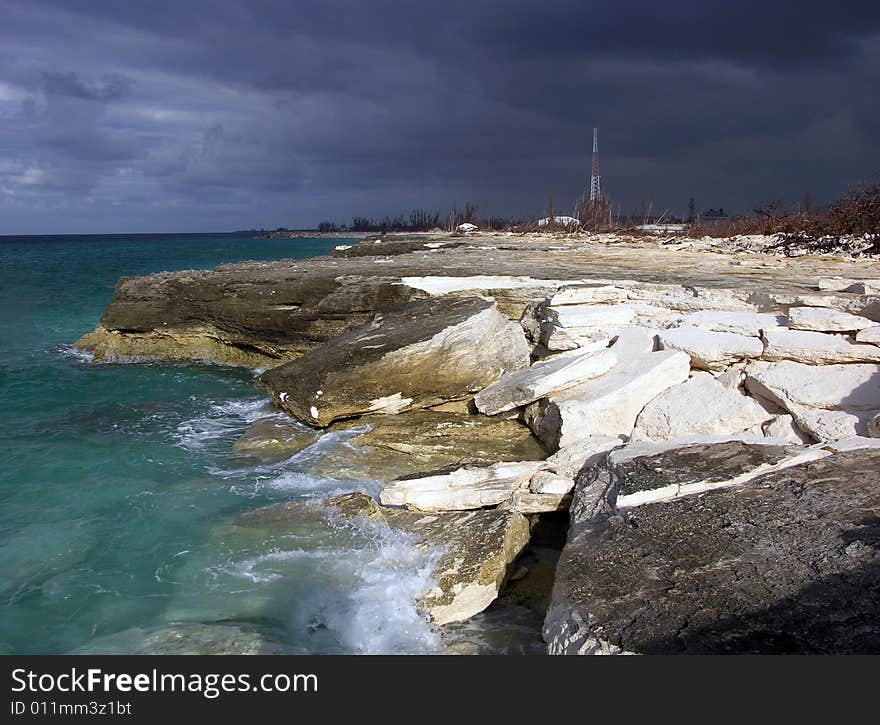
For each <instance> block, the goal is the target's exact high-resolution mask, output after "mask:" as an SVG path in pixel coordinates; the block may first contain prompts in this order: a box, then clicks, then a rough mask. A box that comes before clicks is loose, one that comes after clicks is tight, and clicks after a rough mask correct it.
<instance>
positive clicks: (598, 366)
mask: <svg viewBox="0 0 880 725" xmlns="http://www.w3.org/2000/svg"><path fill="white" fill-rule="evenodd" d="M617 362H618V356H617V352H616V351H614V350H611V349H609V348H606V349H603V350H599V351H598V352H587V353H584V354H579V355H559V356H556V357H552V358H549V359H547V360H544V361H541V362H538V363H535V364H534V365H532V366H531V367H528V368H524V369H523V370H517V371H515V372H512V373H507V374H505V375H502V376H501V377H500V378H499V379H498V380H496V381H495V382H494V383H492V384H491V385H489V386H488V387H486V388H483V390H481V391H480V392H479V393H477V394H476V395H475V396H474V404H475V405H476V406H477V410H479V411H480V412H481V413H485V414H486V415H497V414H498V413H503V412H504V411H506V410H511V409H512V408H518V407H519V406H521V405H526V404H528V403H531V402H533V401H535V400H537V399H538V398H543V397H544V396H547V395H550V394H552V393H555V392H558V391H560V390H565V389H566V388H570V387H572V386H573V385H577V384H579V383H582V382H585V381H586V380H591V379H592V378H596V377H598V376H600V375H602V374H604V373H606V372H608V371H609V370H610V369H611V368H612V367H614V366H615V365H616V364H617Z"/></svg>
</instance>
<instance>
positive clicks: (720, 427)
mask: <svg viewBox="0 0 880 725" xmlns="http://www.w3.org/2000/svg"><path fill="white" fill-rule="evenodd" d="M769 420H770V414H769V413H767V411H766V410H764V409H763V408H762V407H761V406H760V405H758V403H756V402H755V401H754V400H752V399H751V398H748V397H746V396H744V395H742V394H741V393H740V392H739V391H737V390H731V389H730V388H727V387H725V386H724V385H723V384H722V383H719V382H718V381H717V380H716V379H715V378H713V377H712V375H710V374H709V373H694V374H693V375H692V376H691V378H690V379H689V380H687V381H686V382H684V383H681V384H680V385H676V386H674V387H672V388H669V389H668V390H666V391H665V392H663V393H660V395H658V396H657V397H656V398H654V399H653V400H652V401H651V402H650V403H648V404H647V405H646V406H645V408H644V409H643V410H642V412H641V413H640V414H639V417H638V418H637V419H636V427H637V428H639V429H640V430H641V431H642V433H644V434H645V435H646V436H648V438H651V439H652V440H667V439H669V438H675V437H678V436H684V435H723V434H728V433H741V432H743V431H745V430H748V429H749V428H753V427H754V426H759V425H761V424H763V423H765V422H767V421H769Z"/></svg>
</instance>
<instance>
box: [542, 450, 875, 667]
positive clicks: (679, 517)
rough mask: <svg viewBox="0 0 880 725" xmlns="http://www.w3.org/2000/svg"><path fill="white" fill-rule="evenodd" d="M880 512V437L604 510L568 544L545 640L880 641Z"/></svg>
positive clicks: (705, 643) (736, 650) (575, 649)
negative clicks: (738, 479)
mask: <svg viewBox="0 0 880 725" xmlns="http://www.w3.org/2000/svg"><path fill="white" fill-rule="evenodd" d="M693 463H694V462H693V461H691V460H686V459H682V460H681V461H679V462H675V461H671V460H667V461H666V464H665V468H664V469H663V471H662V472H660V473H658V475H662V476H664V477H668V476H669V475H674V474H670V472H669V469H670V467H671V466H677V467H678V468H679V469H680V472H681V474H682V475H685V474H687V472H688V471H689V470H690V468H691V467H692V465H693ZM642 473H645V472H644V471H642ZM579 485H580V483H579ZM878 521H880V451H876V450H862V451H853V452H849V453H840V454H837V455H833V456H828V457H826V458H823V459H822V460H819V461H815V462H811V463H807V464H805V465H801V466H797V467H794V468H789V469H787V470H784V471H779V472H775V473H770V474H768V475H765V476H761V477H759V478H757V479H755V480H753V481H751V482H749V483H746V484H745V485H743V486H741V487H736V488H729V489H722V490H716V491H713V492H710V493H706V494H704V495H701V496H687V497H684V498H679V499H676V500H673V501H668V502H661V503H653V504H646V505H644V506H640V507H638V508H636V509H633V510H631V511H630V512H629V513H628V514H626V515H623V516H620V515H610V516H609V515H607V514H604V513H602V514H600V515H599V516H597V517H595V518H594V519H592V520H591V521H589V522H584V524H583V525H582V527H581V529H580V532H579V533H578V534H577V535H575V536H573V537H570V538H569V541H568V543H567V545H566V547H565V549H564V551H563V553H562V557H561V559H560V562H559V566H558V568H557V575H556V585H555V589H554V595H553V604H552V606H551V609H550V612H549V613H548V616H547V620H546V622H545V628H544V636H545V640H546V641H547V642H548V646H549V650H550V651H551V652H553V653H596V652H609V653H614V652H635V653H645V654H667V653H687V654H740V653H761V654H783V653H785V654H788V653H810V654H850V653H880V565H878V561H880V529H878V523H877V522H878Z"/></svg>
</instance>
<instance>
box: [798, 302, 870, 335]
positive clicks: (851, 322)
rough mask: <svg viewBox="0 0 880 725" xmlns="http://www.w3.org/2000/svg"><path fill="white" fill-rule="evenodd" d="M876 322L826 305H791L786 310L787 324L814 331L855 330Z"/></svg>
mask: <svg viewBox="0 0 880 725" xmlns="http://www.w3.org/2000/svg"><path fill="white" fill-rule="evenodd" d="M876 324H877V323H875V322H874V321H873V320H869V319H867V318H866V317H861V316H859V315H851V314H850V313H849V312H840V311H839V310H832V309H828V308H827V307H792V308H790V309H789V310H788V326H789V327H791V328H793V329H795V330H815V331H816V332H856V331H857V330H864V329H865V328H866V327H875V326H876Z"/></svg>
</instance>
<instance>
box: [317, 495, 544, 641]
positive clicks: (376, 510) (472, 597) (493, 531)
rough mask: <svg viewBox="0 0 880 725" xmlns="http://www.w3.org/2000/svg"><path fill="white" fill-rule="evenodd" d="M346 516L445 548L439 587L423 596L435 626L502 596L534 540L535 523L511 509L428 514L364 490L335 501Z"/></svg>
mask: <svg viewBox="0 0 880 725" xmlns="http://www.w3.org/2000/svg"><path fill="white" fill-rule="evenodd" d="M327 505H328V506H334V507H336V508H338V509H339V511H340V512H341V514H342V515H343V516H346V517H353V516H366V517H367V518H370V519H373V520H378V521H384V522H386V523H387V524H388V525H389V526H391V527H393V528H395V529H401V530H403V531H408V532H410V533H412V534H414V535H415V536H417V537H418V539H419V545H420V546H426V547H437V548H439V549H440V550H442V551H443V553H442V555H441V556H440V558H439V560H438V561H437V564H436V565H435V567H434V578H435V580H436V586H435V587H434V588H433V589H431V590H430V591H428V592H426V593H425V594H424V595H423V596H422V597H421V599H420V603H421V605H422V606H423V607H424V608H425V609H426V611H427V613H428V614H429V616H430V617H431V620H432V621H433V622H434V623H435V624H440V625H442V624H448V623H450V622H459V621H462V620H465V619H468V618H470V617H472V616H474V615H475V614H478V613H480V612H482V611H483V610H484V609H485V608H486V607H488V606H489V605H490V604H491V603H492V602H493V601H494V600H495V598H496V597H497V596H498V592H499V591H500V589H501V587H502V585H503V584H504V581H505V579H506V578H507V570H508V566H509V565H510V564H511V563H512V562H513V561H514V560H515V559H516V557H517V556H518V555H519V554H520V552H521V551H522V550H523V549H524V548H525V546H526V544H527V543H528V541H529V522H528V520H527V519H526V517H525V516H523V515H522V514H520V513H517V512H516V511H511V510H499V509H494V510H488V511H466V512H454V513H441V514H431V515H426V514H422V513H413V512H410V511H404V510H400V509H387V508H383V507H381V506H379V505H378V504H376V502H375V501H373V499H371V498H369V497H368V496H365V495H364V494H361V493H351V494H345V495H343V496H339V497H337V498H334V499H330V500H329V501H328V502H327Z"/></svg>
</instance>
